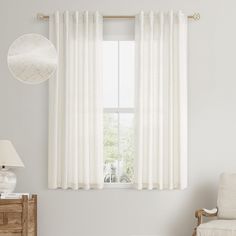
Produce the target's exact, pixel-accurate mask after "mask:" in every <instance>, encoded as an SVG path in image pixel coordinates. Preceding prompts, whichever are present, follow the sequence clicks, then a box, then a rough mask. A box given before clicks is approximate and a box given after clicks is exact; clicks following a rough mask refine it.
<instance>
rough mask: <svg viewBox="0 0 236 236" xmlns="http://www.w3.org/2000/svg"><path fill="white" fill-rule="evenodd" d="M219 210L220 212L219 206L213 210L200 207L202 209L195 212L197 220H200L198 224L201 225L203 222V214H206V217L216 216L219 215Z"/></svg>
mask: <svg viewBox="0 0 236 236" xmlns="http://www.w3.org/2000/svg"><path fill="white" fill-rule="evenodd" d="M217 212H218V209H217V208H213V209H211V210H208V209H205V208H202V209H200V210H197V211H196V212H195V217H196V218H197V220H198V222H197V226H199V225H200V224H201V223H202V218H203V216H206V217H214V216H217Z"/></svg>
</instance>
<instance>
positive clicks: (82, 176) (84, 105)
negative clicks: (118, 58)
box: [48, 11, 103, 189]
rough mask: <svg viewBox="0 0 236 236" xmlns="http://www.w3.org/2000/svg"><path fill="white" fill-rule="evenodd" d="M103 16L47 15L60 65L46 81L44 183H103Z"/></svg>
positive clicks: (58, 185)
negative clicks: (46, 146)
mask: <svg viewBox="0 0 236 236" xmlns="http://www.w3.org/2000/svg"><path fill="white" fill-rule="evenodd" d="M102 22H103V20H102V16H101V15H100V14H99V13H97V12H96V13H89V12H87V11H86V12H78V11H76V12H68V11H66V12H64V13H59V12H56V13H55V14H53V15H51V16H50V24H49V28H50V40H51V41H52V42H53V43H54V45H55V47H56V49H57V52H58V56H59V62H58V63H59V65H58V70H57V74H56V76H55V78H53V79H51V80H50V84H49V163H48V168H49V173H48V174H49V178H48V184H49V188H53V189H55V188H63V189H67V188H72V189H78V188H84V189H90V188H102V187H103V121H102V120H103V104H102V75H101V61H102V60H101V53H102Z"/></svg>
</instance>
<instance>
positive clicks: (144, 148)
mask: <svg viewBox="0 0 236 236" xmlns="http://www.w3.org/2000/svg"><path fill="white" fill-rule="evenodd" d="M135 34H136V39H135V40H136V79H137V80H136V82H137V83H136V131H137V135H136V137H137V142H136V145H137V150H136V151H137V152H136V176H135V183H136V185H137V188H138V189H142V188H147V189H153V188H157V189H184V188H186V186H187V16H186V15H184V14H183V13H182V12H173V11H170V12H168V13H163V12H159V13H154V12H150V13H145V12H141V13H140V14H139V15H137V16H136V32H135Z"/></svg>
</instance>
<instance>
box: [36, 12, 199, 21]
mask: <svg viewBox="0 0 236 236" xmlns="http://www.w3.org/2000/svg"><path fill="white" fill-rule="evenodd" d="M200 17H201V16H200V13H194V14H193V15H189V16H188V19H192V20H200ZM134 18H135V16H116V15H114V16H103V19H134ZM37 19H38V20H48V19H49V16H47V15H44V14H42V13H38V14H37Z"/></svg>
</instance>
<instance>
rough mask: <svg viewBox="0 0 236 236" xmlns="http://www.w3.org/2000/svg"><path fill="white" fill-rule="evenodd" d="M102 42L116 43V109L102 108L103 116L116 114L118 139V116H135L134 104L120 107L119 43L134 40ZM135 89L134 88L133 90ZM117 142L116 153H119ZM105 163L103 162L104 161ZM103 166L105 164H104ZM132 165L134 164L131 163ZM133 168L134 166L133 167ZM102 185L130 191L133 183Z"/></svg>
mask: <svg viewBox="0 0 236 236" xmlns="http://www.w3.org/2000/svg"><path fill="white" fill-rule="evenodd" d="M104 41H116V42H118V47H117V51H118V53H117V57H118V58H117V59H118V60H117V61H118V72H117V73H118V75H117V79H118V80H117V83H118V91H117V96H118V97H117V107H105V108H103V114H117V117H118V121H117V122H118V126H117V130H118V131H117V132H118V134H117V135H118V137H120V133H119V130H120V116H119V114H135V104H133V107H120V70H119V68H120V42H121V41H132V42H134V40H120V39H117V40H115V39H113V40H104ZM133 89H135V87H134V88H133ZM119 150H120V149H119V142H118V153H119ZM104 161H105V160H104ZM104 164H105V162H104ZM133 165H134V163H133ZM133 167H134V166H133ZM103 183H104V188H106V189H130V188H132V187H133V186H134V182H130V183H120V182H118V183H114V182H113V183H112V182H110V183H107V182H103Z"/></svg>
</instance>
